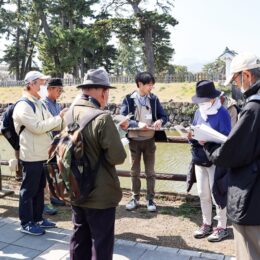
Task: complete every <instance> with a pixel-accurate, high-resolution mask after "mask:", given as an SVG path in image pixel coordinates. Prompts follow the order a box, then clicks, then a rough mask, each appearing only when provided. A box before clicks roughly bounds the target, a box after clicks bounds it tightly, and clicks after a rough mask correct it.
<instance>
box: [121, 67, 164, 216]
mask: <svg viewBox="0 0 260 260" xmlns="http://www.w3.org/2000/svg"><path fill="white" fill-rule="evenodd" d="M135 82H136V85H137V90H136V91H135V92H133V93H131V94H129V95H127V96H126V97H125V99H124V100H123V103H122V106H121V111H120V113H121V114H122V115H125V116H126V115H128V114H132V115H133V117H134V118H133V119H132V120H130V121H129V128H130V129H129V131H128V138H129V140H130V143H129V148H130V152H131V158H132V166H131V176H132V194H133V196H132V199H131V200H130V201H129V203H128V204H127V205H126V209H127V210H133V209H135V208H137V207H138V205H139V199H140V188H141V180H140V170H141V169H140V160H141V155H142V154H143V159H144V165H145V174H146V183H147V196H146V200H147V210H148V211H151V212H152V211H156V205H155V203H154V194H155V191H154V188H155V171H154V164H155V150H156V146H155V139H154V134H155V131H156V130H159V129H160V128H161V126H162V125H164V124H165V123H166V122H167V116H166V114H165V112H164V110H163V108H162V106H161V103H160V101H159V99H158V98H157V96H155V95H154V94H152V93H151V91H152V89H153V86H154V83H155V79H154V77H153V75H152V74H151V73H149V72H141V73H138V74H137V75H136V78H135ZM131 128H138V129H137V130H131Z"/></svg>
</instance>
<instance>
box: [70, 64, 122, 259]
mask: <svg viewBox="0 0 260 260" xmlns="http://www.w3.org/2000/svg"><path fill="white" fill-rule="evenodd" d="M78 88H80V89H82V95H81V96H80V98H77V99H76V100H75V101H74V102H73V104H72V109H73V112H74V118H75V119H76V120H77V121H78V120H79V121H80V120H81V117H82V116H83V115H86V113H88V111H89V112H90V111H91V110H93V108H96V109H102V108H104V107H105V105H106V103H107V100H108V95H109V89H110V88H113V87H111V85H110V83H109V78H108V74H107V72H106V71H105V70H104V69H102V68H100V69H96V70H89V71H88V73H87V75H86V78H85V79H84V83H83V84H81V85H79V86H78ZM90 113H91V112H90ZM82 132H83V137H84V140H85V141H86V145H84V149H85V150H84V153H85V154H86V155H87V156H88V159H89V161H90V163H91V168H92V169H93V168H95V166H96V165H97V164H98V161H99V160H101V163H100V166H99V168H98V171H97V173H96V180H95V185H94V189H93V190H92V191H91V192H90V194H89V196H88V198H87V200H86V201H85V202H84V203H82V204H75V203H73V205H72V213H73V223H74V233H73V235H72V238H71V242H70V259H73V260H84V259H86V260H88V259H89V260H91V258H92V257H93V256H94V255H95V256H96V259H97V260H103V259H106V260H110V259H111V260H112V258H113V246H114V224H115V208H116V206H117V205H118V203H119V201H120V200H121V198H122V191H121V189H120V183H119V179H118V176H117V174H116V169H115V165H117V164H121V163H123V162H124V160H125V158H126V152H125V150H124V147H123V145H122V143H121V140H120V137H119V133H118V131H117V129H116V127H115V124H114V122H113V120H112V117H111V115H110V114H108V113H105V112H104V113H102V114H101V115H99V116H97V117H96V118H95V119H94V120H92V121H91V122H90V123H89V124H88V125H87V126H86V127H85V128H84V129H83V131H82Z"/></svg>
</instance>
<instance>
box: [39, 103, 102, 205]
mask: <svg viewBox="0 0 260 260" xmlns="http://www.w3.org/2000/svg"><path fill="white" fill-rule="evenodd" d="M89 109H90V110H88V111H87V113H86V114H85V115H84V116H83V117H82V119H81V120H80V121H78V122H77V121H74V120H73V118H74V117H73V107H72V108H71V109H70V110H69V111H68V112H67V113H68V114H71V115H70V119H69V122H68V123H67V127H66V128H65V129H64V130H63V131H62V132H61V133H60V134H58V135H56V136H55V137H54V139H53V142H52V144H51V146H50V148H49V160H48V161H47V163H45V164H44V169H45V173H46V176H47V179H48V182H49V186H50V190H51V192H52V193H53V194H54V196H55V197H57V198H59V199H61V200H63V201H68V202H75V203H82V202H84V201H85V200H86V199H87V197H88V195H89V193H90V192H91V191H92V190H93V188H94V184H95V177H96V173H97V171H98V169H99V166H100V162H101V160H99V161H98V162H97V164H96V166H95V167H94V168H93V169H91V167H90V162H89V158H88V156H87V155H86V154H85V153H84V145H85V144H84V143H85V140H84V138H83V134H82V130H83V129H84V127H85V126H87V125H88V124H89V123H90V122H91V121H92V120H93V119H95V118H96V117H97V116H99V115H100V114H103V113H104V111H103V110H99V109H95V108H89ZM66 193H67V194H66ZM66 195H68V196H66Z"/></svg>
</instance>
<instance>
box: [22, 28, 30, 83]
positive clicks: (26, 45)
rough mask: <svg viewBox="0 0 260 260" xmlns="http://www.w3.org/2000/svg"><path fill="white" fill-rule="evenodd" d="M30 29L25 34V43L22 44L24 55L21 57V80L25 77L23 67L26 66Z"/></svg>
mask: <svg viewBox="0 0 260 260" xmlns="http://www.w3.org/2000/svg"><path fill="white" fill-rule="evenodd" d="M30 32H31V31H30V28H29V29H28V31H27V34H26V39H25V43H24V53H25V55H24V56H23V60H22V64H21V69H20V79H23V78H24V76H25V73H26V71H25V65H26V59H27V54H28V46H29V41H30V36H31V33H30Z"/></svg>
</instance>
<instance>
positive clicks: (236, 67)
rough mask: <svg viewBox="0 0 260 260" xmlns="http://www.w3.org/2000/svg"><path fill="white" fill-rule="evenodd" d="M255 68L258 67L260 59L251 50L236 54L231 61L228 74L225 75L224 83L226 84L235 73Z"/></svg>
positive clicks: (259, 66)
mask: <svg viewBox="0 0 260 260" xmlns="http://www.w3.org/2000/svg"><path fill="white" fill-rule="evenodd" d="M255 68H260V59H259V58H258V57H257V56H256V55H255V54H253V53H251V52H244V53H241V54H238V55H237V56H235V57H234V59H233V60H232V61H231V65H230V75H229V76H228V77H227V79H226V81H225V83H224V85H225V86H226V85H228V84H229V83H230V82H231V81H232V79H233V77H234V75H235V74H236V73H238V72H241V71H245V70H251V69H255Z"/></svg>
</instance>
